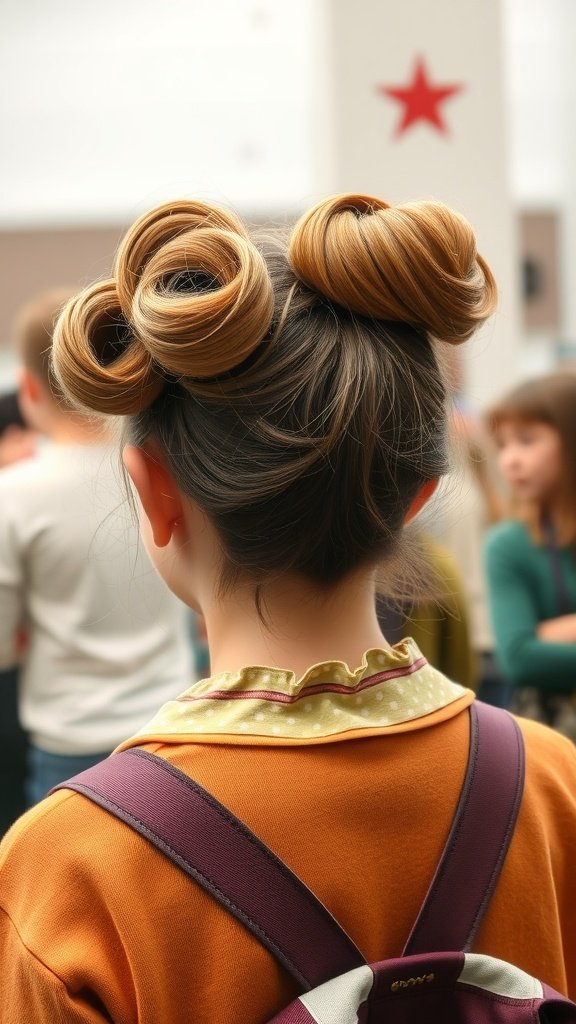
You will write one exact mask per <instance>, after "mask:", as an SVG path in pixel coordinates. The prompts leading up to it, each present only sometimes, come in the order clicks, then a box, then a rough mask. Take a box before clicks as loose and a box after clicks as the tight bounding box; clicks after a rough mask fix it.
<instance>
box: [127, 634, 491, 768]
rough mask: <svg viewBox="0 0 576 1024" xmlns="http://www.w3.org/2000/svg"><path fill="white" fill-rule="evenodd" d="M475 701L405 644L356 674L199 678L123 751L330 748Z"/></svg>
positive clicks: (370, 658) (336, 669)
mask: <svg viewBox="0 0 576 1024" xmlns="http://www.w3.org/2000/svg"><path fill="white" fill-rule="evenodd" d="M473 696H474V695H473V693H472V691H471V690H467V689H465V688H464V687H462V686H459V685H458V684H457V683H453V682H451V681H450V680H449V679H447V678H446V677H445V676H443V675H442V673H440V672H438V671H437V670H436V669H434V668H432V666H431V665H429V664H428V662H427V661H426V659H425V658H424V657H423V656H422V654H421V653H420V651H419V649H418V647H417V646H416V644H415V643H414V641H413V640H411V639H408V640H403V641H402V642H401V643H399V644H396V646H395V647H393V648H392V649H390V650H369V651H367V652H366V654H365V655H364V657H363V659H362V664H361V665H360V667H359V668H357V669H354V670H351V669H350V668H349V667H348V666H347V665H346V664H345V663H344V662H341V661H328V662H323V663H322V664H318V665H313V666H312V667H311V668H310V669H308V671H307V672H305V673H304V675H303V676H302V677H301V678H300V679H297V678H296V676H295V675H294V673H293V672H288V671H284V670H282V669H278V668H266V667H265V666H252V667H248V668H243V669H241V670H240V671H238V672H221V673H220V674H219V675H216V676H212V677H211V678H209V679H201V680H200V681H199V682H197V683H195V684H194V685H193V686H192V687H191V688H190V689H189V690H186V691H185V692H184V693H182V694H181V695H180V696H179V697H178V698H176V699H175V700H172V701H169V702H168V703H167V704H164V706H163V707H162V708H161V709H160V710H159V712H158V713H157V715H156V716H155V717H154V719H153V720H152V721H151V722H150V723H149V724H148V725H146V726H145V727H144V728H143V729H142V730H141V731H140V732H139V733H137V734H136V736H133V737H132V738H131V739H130V740H128V741H126V742H125V743H123V744H122V746H121V747H120V748H119V749H123V748H126V747H129V746H133V745H135V744H138V743H143V742H147V741H151V740H162V741H165V742H172V743H174V742H190V741H191V740H193V741H194V742H196V743H202V742H223V741H225V742H227V743H252V744H254V743H256V744H258V743H264V744H282V745H284V744H287V743H288V744H298V743H308V744H309V743H329V742H334V741H337V740H343V739H354V738H356V737H357V736H358V735H365V734H366V733H370V734H374V733H382V732H388V731H390V730H393V731H395V732H396V731H406V730H407V729H413V728H418V727H421V725H423V724H432V722H431V721H430V722H429V721H428V719H429V716H433V717H434V720H442V719H444V718H446V717H452V715H453V714H455V713H456V712H457V711H458V710H460V709H461V708H463V707H466V706H467V705H468V704H470V703H471V701H472V699H473ZM455 705H458V706H455ZM444 709H446V713H445V714H441V715H440V716H438V712H441V711H443V710H444ZM448 709H449V710H448ZM422 719H427V721H426V722H425V723H424V722H422ZM224 737H225V740H224Z"/></svg>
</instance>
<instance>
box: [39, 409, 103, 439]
mask: <svg viewBox="0 0 576 1024" xmlns="http://www.w3.org/2000/svg"><path fill="white" fill-rule="evenodd" d="M44 432H45V433H46V435H47V436H48V437H49V438H50V440H51V441H52V442H53V443H54V444H72V445H76V444H78V445H90V444H95V445H96V444H104V443H105V442H106V441H107V440H109V439H110V434H109V427H108V424H107V422H106V421H104V420H98V419H96V418H94V419H88V417H86V416H78V415H76V414H74V413H72V414H67V415H65V416H60V415H59V414H55V415H53V416H52V417H51V418H50V419H49V420H48V421H47V422H46V424H45V431H44Z"/></svg>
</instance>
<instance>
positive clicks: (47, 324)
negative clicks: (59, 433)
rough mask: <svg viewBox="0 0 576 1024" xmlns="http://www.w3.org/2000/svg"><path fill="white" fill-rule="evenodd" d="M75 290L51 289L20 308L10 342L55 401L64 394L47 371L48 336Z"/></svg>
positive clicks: (50, 341)
mask: <svg viewBox="0 0 576 1024" xmlns="http://www.w3.org/2000/svg"><path fill="white" fill-rule="evenodd" d="M75 290H76V289H74V288H52V289H50V290H49V291H45V292H41V293H40V294H39V295H36V296H35V297H34V298H33V299H31V300H30V302H29V303H28V304H27V305H26V306H24V307H23V309H21V310H20V312H19V314H18V316H17V318H16V322H15V325H14V341H15V344H16V348H17V350H18V353H19V356H20V358H21V360H22V363H23V364H24V366H25V367H26V369H28V370H30V371H31V372H32V373H33V374H35V376H36V377H38V379H39V380H41V381H42V382H43V384H45V385H46V388H47V389H48V390H49V391H50V392H51V393H52V394H53V396H54V398H56V399H57V400H58V402H62V401H64V396H63V394H62V391H61V389H60V387H59V385H58V383H57V381H56V380H55V379H54V375H53V374H52V372H51V359H50V354H51V349H52V336H53V333H54V324H55V323H56V320H57V319H58V316H59V314H60V312H61V310H62V308H63V306H64V305H65V304H66V303H67V302H68V301H69V300H70V298H71V297H72V296H73V295H74V292H75Z"/></svg>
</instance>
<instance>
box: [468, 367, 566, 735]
mask: <svg viewBox="0 0 576 1024" xmlns="http://www.w3.org/2000/svg"><path fill="white" fill-rule="evenodd" d="M489 425H490V428H491V432H492V434H493V436H494V438H495V441H496V444H497V447H498V461H499V466H500V470H501V472H502V475H503V477H504V479H505V481H506V483H507V484H508V486H509V489H510V493H511V497H512V502H513V503H512V511H513V517H512V518H510V519H509V520H507V521H505V522H503V523H500V524H499V525H498V526H495V527H494V528H493V529H492V530H491V531H490V533H489V535H488V538H487V544H486V568H487V575H488V581H489V588H490V602H491V606H492V620H493V627H494V633H495V638H496V647H497V653H498V658H499V661H500V665H501V668H502V671H503V672H504V674H505V675H506V677H507V678H508V679H509V680H510V681H511V682H512V683H513V685H514V687H515V690H514V698H513V707H514V708H515V710H517V711H519V712H520V713H522V714H525V715H528V716H529V717H532V718H539V719H540V720H541V721H543V722H545V723H546V724H547V725H551V726H553V727H554V728H556V729H559V730H560V731H562V732H564V733H566V734H567V735H569V736H570V737H571V738H572V739H574V740H576V374H574V373H571V372H564V373H556V374H551V375H550V376H547V377H543V378H540V379H537V380H531V381H528V382H526V383H524V384H522V385H521V386H520V387H518V388H516V389H515V390H514V391H513V392H511V394H509V395H507V396H506V397H505V398H503V399H502V401H501V402H500V403H499V404H498V405H497V406H496V407H495V408H494V409H493V410H492V412H491V414H490V417H489Z"/></svg>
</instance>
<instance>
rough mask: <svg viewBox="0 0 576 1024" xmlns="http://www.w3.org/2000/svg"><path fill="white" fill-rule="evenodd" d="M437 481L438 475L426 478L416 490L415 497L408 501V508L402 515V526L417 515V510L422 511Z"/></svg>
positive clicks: (436, 485)
mask: <svg viewBox="0 0 576 1024" xmlns="http://www.w3.org/2000/svg"><path fill="white" fill-rule="evenodd" d="M439 483H440V481H439V479H438V477H435V478H434V480H427V481H426V483H425V484H423V485H422V487H421V488H420V490H419V491H418V494H417V495H416V497H415V498H413V499H412V501H411V503H410V508H409V509H408V511H407V513H406V515H405V517H404V526H406V525H407V524H408V523H409V522H410V521H411V520H412V519H414V518H415V517H416V516H417V515H418V513H419V512H421V511H422V509H423V508H424V505H425V504H426V502H427V501H429V499H430V498H431V497H432V495H433V494H434V491H435V490H436V488H437V487H438V484H439Z"/></svg>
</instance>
